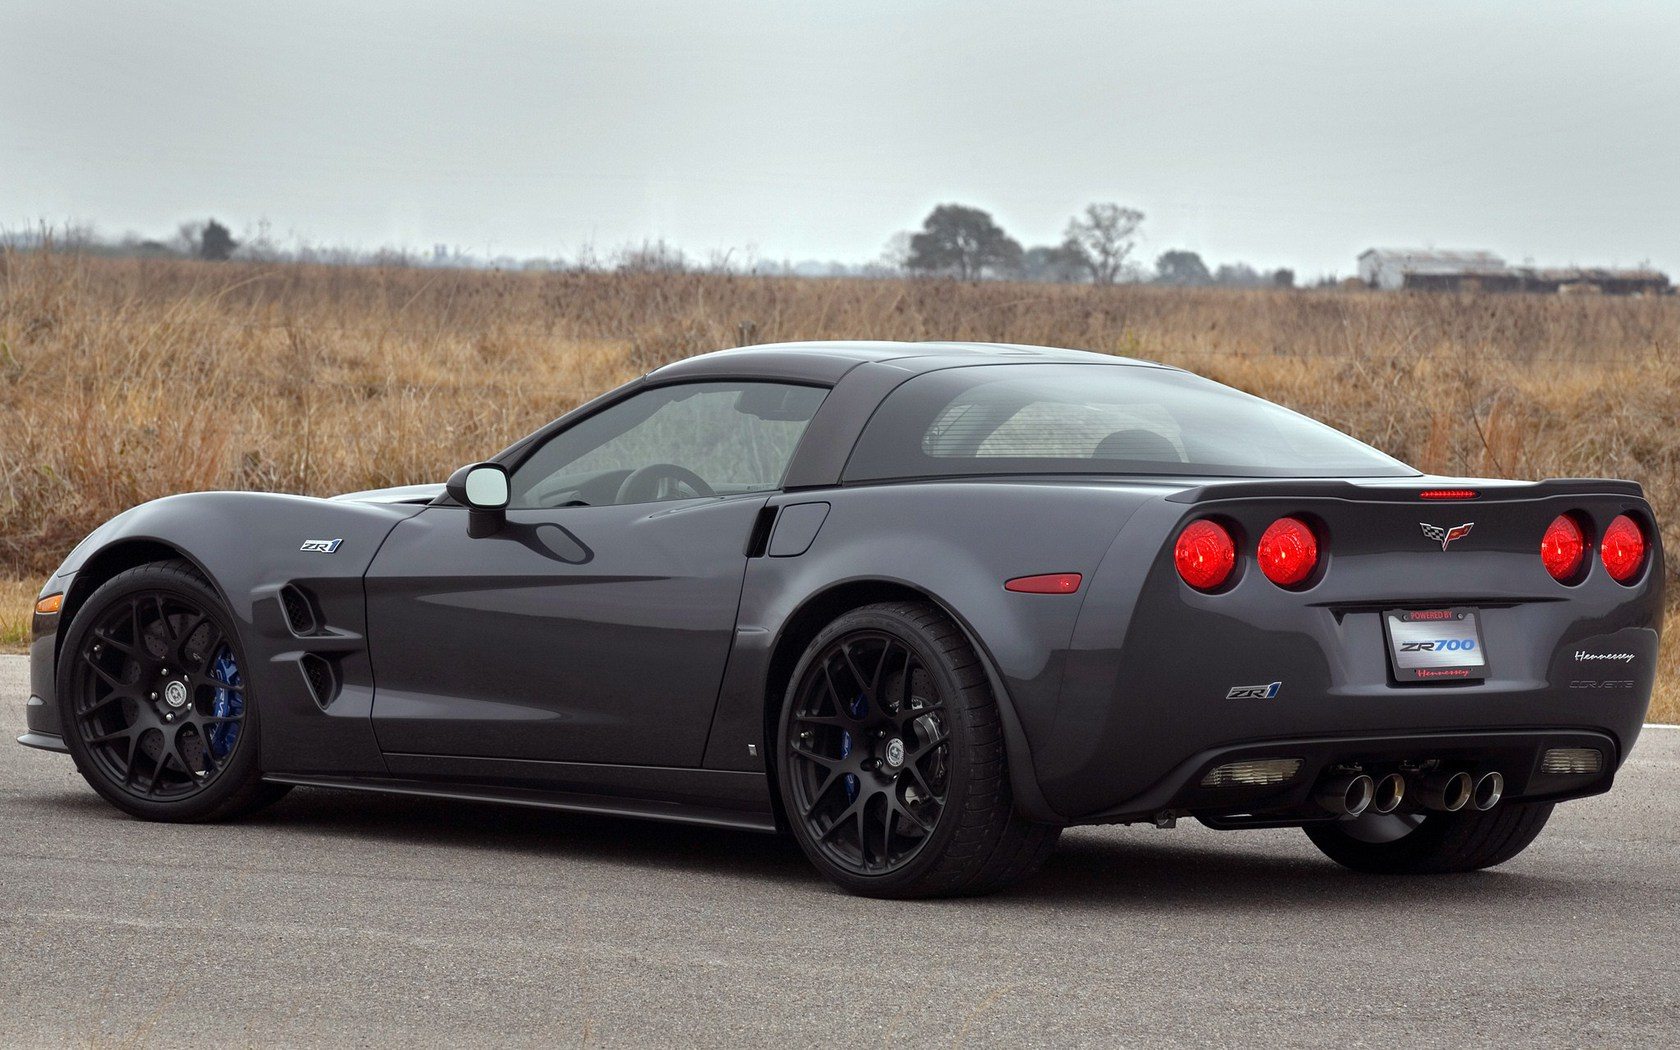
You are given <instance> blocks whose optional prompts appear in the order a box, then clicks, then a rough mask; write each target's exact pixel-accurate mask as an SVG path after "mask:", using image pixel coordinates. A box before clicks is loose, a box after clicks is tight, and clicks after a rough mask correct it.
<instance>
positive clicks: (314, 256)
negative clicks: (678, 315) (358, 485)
mask: <svg viewBox="0 0 1680 1050" xmlns="http://www.w3.org/2000/svg"><path fill="white" fill-rule="evenodd" d="M1143 221H1144V214H1143V212H1141V211H1139V210H1138V209H1136V208H1129V207H1125V206H1122V205H1120V204H1114V203H1104V202H1098V203H1093V204H1089V205H1087V206H1086V207H1085V209H1084V210H1083V211H1081V212H1080V213H1079V214H1077V215H1074V216H1073V217H1071V218H1069V219H1068V221H1067V225H1066V226H1065V227H1064V228H1063V230H1062V237H1061V240H1060V241H1059V242H1057V243H1055V244H1040V245H1034V246H1032V247H1030V248H1023V247H1022V246H1021V242H1020V241H1018V240H1016V239H1015V238H1014V237H1011V236H1010V235H1009V234H1008V233H1006V232H1004V230H1003V228H1002V227H1000V226H999V225H998V224H997V222H996V221H995V220H994V219H993V218H992V216H991V215H990V214H988V213H987V212H985V211H983V210H982V209H980V208H975V207H970V206H968V205H963V204H941V205H939V206H938V207H936V208H934V209H933V210H932V211H931V212H929V213H928V216H927V218H926V219H925V220H924V221H923V222H922V227H921V229H919V230H909V231H905V232H903V233H900V234H897V235H895V236H894V237H893V238H892V240H891V241H889V242H888V245H887V250H886V252H885V254H884V255H883V257H882V258H881V259H879V260H877V261H875V262H870V263H864V264H862V265H857V264H852V263H844V262H835V261H830V262H823V261H818V260H805V261H801V262H792V261H782V262H777V261H774V260H766V259H760V258H757V257H755V256H754V255H753V254H752V253H751V252H737V251H721V252H712V253H710V254H709V255H708V256H707V257H705V258H703V259H696V258H694V257H691V256H689V255H688V254H687V253H685V252H684V251H683V250H682V249H681V248H678V247H677V246H676V245H673V244H670V243H668V242H667V241H665V240H664V239H657V240H644V241H642V242H641V243H639V244H626V245H622V246H620V247H618V248H616V249H612V250H608V251H597V250H596V248H595V247H594V246H593V245H589V244H586V245H584V246H583V247H582V248H581V249H579V250H578V251H577V252H576V254H575V255H574V257H573V258H571V259H565V258H562V257H559V256H554V257H534V258H515V257H512V256H505V255H504V256H493V257H488V258H486V257H481V256H475V255H472V254H470V253H468V252H466V251H464V250H463V249H461V248H459V247H452V246H449V245H444V244H437V245H433V246H432V248H431V249H430V250H426V251H416V250H412V249H406V248H404V249H398V248H377V249H373V250H367V249H359V248H347V247H323V246H318V245H311V244H308V243H304V242H301V241H295V240H294V243H293V245H292V246H290V247H283V246H282V245H281V244H280V243H279V242H278V241H277V240H276V239H275V237H274V235H273V232H272V231H271V230H270V228H269V224H268V223H267V221H266V220H265V221H259V222H258V223H257V224H256V225H255V226H254V227H251V226H247V227H246V230H245V232H244V234H243V235H242V236H241V237H239V238H235V237H234V236H233V232H232V231H231V230H230V229H229V228H228V227H227V226H226V225H225V224H223V223H221V222H219V221H217V220H216V219H214V218H210V219H205V220H202V221H193V222H184V223H182V224H181V225H180V227H179V228H178V229H177V230H176V233H175V236H174V237H173V238H171V239H169V240H154V239H147V238H142V237H140V236H139V235H137V234H128V235H125V236H123V237H121V238H119V239H117V240H109V239H105V238H101V237H99V236H98V235H97V234H96V233H95V232H94V230H93V228H92V227H90V226H87V225H83V224H67V225H65V226H64V227H62V228H56V229H54V228H47V227H42V228H40V229H38V230H28V231H23V232H11V231H3V230H0V246H12V247H19V248H35V247H45V246H52V247H58V248H64V249H71V250H75V251H82V252H88V253H95V254H106V255H128V256H140V257H142V258H145V257H153V258H177V259H204V260H208V261H212V262H221V261H225V260H228V259H244V260H249V261H253V262H303V263H320V264H326V265H340V266H357V265H361V266H370V265H371V266H405V267H445V268H459V269H498V270H526V271H573V272H579V271H582V272H615V273H730V274H757V275H764V276H798V277H874V278H892V277H903V276H939V277H951V278H956V279H958V280H963V281H983V280H1003V281H1037V282H1044V283H1056V284H1075V283H1081V282H1084V283H1090V284H1098V285H1110V284H1118V283H1122V282H1126V283H1143V282H1148V283H1154V284H1162V285H1177V286H1198V285H1201V286H1220V287H1228V288H1268V287H1280V288H1292V287H1294V286H1295V274H1294V272H1293V271H1291V270H1288V269H1278V270H1257V269H1255V268H1254V267H1252V266H1249V265H1248V264H1246V263H1241V262H1237V263H1224V264H1221V265H1220V266H1218V267H1217V268H1216V269H1212V270H1210V269H1209V268H1208V265H1207V264H1206V263H1205V262H1204V261H1203V260H1202V257H1201V256H1200V255H1198V254H1196V253H1195V252H1193V251H1189V250H1186V249H1182V248H1174V249H1171V250H1168V251H1165V252H1162V253H1161V254H1160V255H1159V256H1157V257H1156V259H1155V264H1154V268H1153V269H1146V268H1145V266H1144V265H1143V264H1142V263H1140V262H1139V261H1137V260H1136V259H1135V258H1134V257H1135V255H1136V253H1137V248H1138V242H1139V240H1140V231H1141V229H1142V227H1143ZM1335 284H1336V280H1335V278H1333V277H1327V278H1324V279H1322V280H1321V281H1320V282H1319V283H1318V286H1319V287H1332V286H1335Z"/></svg>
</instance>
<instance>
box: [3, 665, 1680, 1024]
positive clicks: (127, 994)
mask: <svg viewBox="0 0 1680 1050" xmlns="http://www.w3.org/2000/svg"><path fill="white" fill-rule="evenodd" d="M24 694H25V686H24V663H23V660H22V659H21V658H18V657H4V658H0V711H3V714H0V728H3V729H4V731H5V734H6V736H5V742H4V743H3V744H0V1045H5V1046H8V1047H12V1046H34V1045H69V1044H78V1045H85V1044H90V1043H91V1044H99V1045H104V1044H125V1045H133V1046H142V1047H150V1046H160V1045H161V1046H176V1045H180V1046H186V1045H197V1046H205V1045H246V1044H260V1045H299V1046H309V1045H349V1044H355V1045H370V1046H386V1045H428V1046H436V1045H444V1044H449V1045H482V1044H503V1045H506V1044H514V1045H532V1046H537V1045H540V1046H543V1047H553V1046H574V1045H663V1046H687V1045H700V1046H760V1045H766V1046H777V1047H784V1048H785V1047H795V1046H806V1045H835V1046H839V1045H845V1046H853V1047H858V1046H871V1045H909V1046H949V1045H969V1044H973V1045H1010V1046H1046V1047H1062V1046H1071V1045H1107V1046H1112V1045H1120V1044H1124V1045H1132V1046H1141V1045H1150V1044H1160V1043H1180V1044H1182V1043H1196V1044H1223V1045H1236V1044H1242V1045H1245V1046H1260V1047H1265V1046H1295V1045H1336V1046H1387V1045H1403V1044H1429V1045H1435V1044H1442V1043H1444V1044H1448V1045H1455V1044H1457V1045H1462V1044H1489V1043H1494V1042H1499V1043H1508V1044H1513V1045H1515V1044H1526V1045H1556V1046H1564V1045H1580V1044H1586V1043H1592V1044H1600V1045H1645V1046H1654V1045H1660V1044H1667V1045H1670V1046H1672V1045H1675V1042H1676V1040H1677V1039H1680V980H1677V979H1676V976H1675V975H1676V974H1677V973H1680V801H1677V796H1680V777H1677V776H1676V774H1677V773H1680V731H1674V730H1648V731H1647V732H1646V734H1645V737H1644V739H1643V740H1642V741H1641V743H1640V745H1639V748H1638V749H1637V751H1636V752H1635V756H1634V759H1633V761H1632V763H1631V765H1630V766H1629V767H1628V768H1627V769H1625V770H1624V771H1623V775H1622V780H1621V782H1620V783H1619V784H1618V786H1617V789H1616V791H1615V792H1613V793H1612V794H1611V795H1609V796H1607V797H1602V798H1597V799H1591V800H1587V801H1584V802H1579V803H1575V804H1572V805H1569V806H1566V807H1562V808H1560V809H1559V810H1558V812H1557V814H1556V815H1555V816H1554V817H1553V820H1552V825H1551V827H1550V828H1549V829H1548V830H1547V831H1546V833H1545V834H1544V835H1542V836H1541V838H1540V840H1539V841H1538V842H1537V843H1536V844H1535V846H1533V847H1532V848H1531V849H1530V850H1529V851H1528V852H1527V853H1525V854H1523V855H1522V856H1521V857H1519V858H1517V859H1516V860H1515V861H1513V862H1511V863H1510V864H1507V865H1505V866H1504V867H1503V868H1500V869H1498V870H1497V871H1494V872H1489V873H1482V874H1477V875H1468V876H1458V877H1450V878H1435V879H1413V880H1405V879H1377V878H1368V877H1360V876H1356V875H1353V874H1350V873H1347V872H1344V871H1342V870H1341V869H1340V868H1337V867H1335V866H1334V865H1332V864H1330V863H1329V862H1328V861H1325V860H1322V859H1320V857H1319V856H1318V854H1317V853H1316V852H1315V851H1314V850H1313V849H1312V848H1311V846H1309V845H1308V843H1307V842H1306V840H1305V838H1304V837H1302V836H1301V835H1300V834H1299V833H1298V832H1290V831H1268V832H1247V833H1241V834H1232V833H1220V832H1214V831H1209V830H1207V829H1204V828H1202V827H1200V826H1199V825H1196V824H1194V823H1193V822H1188V821H1187V822H1185V824H1182V825H1180V826H1179V828H1178V829H1176V830H1173V831H1158V830H1155V829H1153V828H1103V829H1087V830H1079V831H1074V832H1071V833H1069V834H1068V835H1067V836H1066V837H1065V838H1064V840H1063V845H1062V848H1061V849H1060V851H1059V852H1058V853H1057V855H1056V856H1055V857H1054V858H1053V859H1052V860H1051V862H1050V863H1049V865H1048V866H1047V868H1046V869H1045V871H1044V873H1043V874H1042V875H1041V876H1040V877H1038V878H1037V879H1036V880H1034V881H1032V882H1031V883H1029V884H1027V885H1025V886H1023V887H1021V888H1020V889H1018V890H1016V891H1013V892H1011V893H1009V894H1007V895H1003V896H998V897H993V898H989V899H984V900H966V901H945V902H932V903H917V904H897V903H887V902H880V901H869V900H860V899H855V898H851V897H846V896H843V895H841V894H839V893H837V892H835V891H834V890H831V889H829V887H828V886H827V884H825V883H823V882H822V881H820V880H819V879H818V878H816V877H815V876H814V875H813V874H812V873H811V871H810V870H809V869H808V868H807V867H806V865H805V863H804V860H803V859H802V858H801V856H800V855H799V852H798V850H797V849H796V848H795V847H794V846H793V845H791V844H789V843H786V842H783V841H779V840H777V839H774V838H768V837H761V836H756V835H749V834H738V833H729V832H718V831H709V830H701V829H688V828H680V827H667V826H662V825H657V824H645V823H637V822H632V821H623V820H607V819H599V818H587V817H577V816H569V815H564V814H548V813H542V812H535V811H531V810H525V809H502V808H498V807H492V806H487V805H474V804H463V803H449V802H432V801H426V800H417V799H408V798H397V797H391V798H385V797H380V796H375V795H364V794H354V793H344V792H328V791H320V790H301V789H300V790H297V791H294V792H292V794H291V795H290V796H288V797H287V798H286V800H284V801H283V802H282V803H280V805H278V806H277V807H275V808H274V809H273V810H272V811H270V812H268V813H266V814H264V815H262V816H261V817H259V818H257V819H253V820H251V821H249V822H246V823H242V824H235V825H228V826H171V825H163V824H146V823H141V822H139V821H134V820H130V819H128V818H126V817H123V816H122V815H120V814H119V813H117V812H116V811H115V810H113V809H112V808H110V807H109V806H107V805H106V804H104V803H103V802H101V801H100V800H99V799H98V798H97V797H96V796H95V795H94V794H93V792H92V791H91V790H89V789H88V788H87V787H86V786H85V785H84V784H83V783H82V781H81V780H80V778H79V777H77V775H76V774H75V772H74V771H73V769H72V767H71V763H70V760H69V759H68V758H67V757H65V756H60V755H52V754H46V753H43V752H39V751H31V750H27V749H25V748H22V747H18V746H15V745H12V744H11V743H10V740H11V739H12V738H13V737H15V736H16V735H17V734H18V733H20V732H22V726H23V697H24Z"/></svg>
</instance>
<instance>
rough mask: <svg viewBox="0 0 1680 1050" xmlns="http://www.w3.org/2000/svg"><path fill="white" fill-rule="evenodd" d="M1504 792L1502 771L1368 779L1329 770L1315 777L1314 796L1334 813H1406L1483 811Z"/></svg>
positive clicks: (1348, 814)
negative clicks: (1330, 772)
mask: <svg viewBox="0 0 1680 1050" xmlns="http://www.w3.org/2000/svg"><path fill="white" fill-rule="evenodd" d="M1504 797H1505V776H1504V774H1502V773H1497V772H1492V773H1482V774H1480V775H1479V776H1478V775H1475V774H1472V773H1469V772H1467V771H1465V770H1461V769H1460V770H1437V771H1435V772H1432V773H1428V774H1422V775H1420V774H1417V773H1413V774H1412V775H1411V776H1410V777H1409V778H1408V777H1407V775H1406V774H1404V773H1389V774H1387V775H1385V776H1381V777H1376V778H1373V777H1371V776H1370V775H1368V774H1365V773H1358V772H1349V773H1333V774H1332V775H1330V776H1327V777H1326V778H1324V780H1322V781H1320V782H1319V785H1318V787H1317V788H1316V789H1314V791H1313V799H1314V801H1316V802H1317V803H1318V805H1319V806H1320V807H1322V808H1323V809H1324V810H1326V811H1328V812H1330V813H1333V814H1335V815H1336V816H1338V817H1357V816H1359V815H1360V814H1361V813H1365V812H1371V813H1380V814H1389V813H1394V812H1397V811H1398V810H1400V809H1401V807H1402V806H1404V807H1405V809H1406V810H1407V811H1408V812H1416V811H1417V810H1432V811H1434V812H1437V813H1457V812H1458V811H1460V810H1462V809H1464V808H1466V807H1469V808H1471V809H1475V810H1478V811H1481V812H1486V811H1487V810H1490V809H1492V808H1493V807H1494V806H1497V805H1498V804H1499V801H1500V799H1502V798H1504Z"/></svg>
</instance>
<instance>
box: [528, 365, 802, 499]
mask: <svg viewBox="0 0 1680 1050" xmlns="http://www.w3.org/2000/svg"><path fill="white" fill-rule="evenodd" d="M827 393H828V391H827V390H825V389H822V388H820V387H810V386H793V385H791V384H786V383H685V384H681V385H678V386H668V387H656V388H654V389H652V390H648V391H645V392H643V393H640V394H637V395H636V396H634V397H632V398H630V399H629V400H628V401H621V402H619V403H618V404H616V405H614V406H612V407H611V408H608V409H604V410H603V411H600V412H597V413H596V414H595V415H593V416H590V417H589V418H588V419H585V420H583V421H581V422H579V423H578V424H576V425H575V426H571V427H568V428H566V429H565V430H563V431H561V432H560V433H558V434H556V435H554V436H553V437H552V438H550V439H549V440H548V441H547V442H546V443H545V444H544V445H542V446H541V447H540V448H538V449H537V451H536V452H534V453H533V454H532V455H531V456H530V458H529V459H527V460H526V461H525V462H524V463H523V464H521V465H520V467H519V469H517V470H515V471H514V472H513V479H512V501H511V503H510V506H512V507H515V508H525V509H530V508H537V507H565V506H597V507H598V506H604V505H608V504H618V503H653V502H658V501H661V500H672V499H693V498H695V497H697V496H723V495H729V494H732V493H739V492H764V491H767V490H771V489H775V488H777V487H779V486H780V485H781V482H782V475H783V474H784V473H785V472H786V471H787V466H788V461H789V460H791V459H792V458H793V450H794V448H795V446H797V445H798V444H799V438H800V436H801V435H803V434H804V433H805V426H806V424H808V423H809V422H810V421H811V417H812V416H813V415H815V414H816V411H817V406H819V405H821V404H822V401H823V398H824V396H826V395H827Z"/></svg>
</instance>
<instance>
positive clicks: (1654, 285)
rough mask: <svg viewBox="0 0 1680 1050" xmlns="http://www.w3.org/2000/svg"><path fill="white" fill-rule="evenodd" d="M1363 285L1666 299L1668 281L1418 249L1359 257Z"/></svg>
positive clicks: (1644, 274) (1645, 274)
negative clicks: (1539, 266)
mask: <svg viewBox="0 0 1680 1050" xmlns="http://www.w3.org/2000/svg"><path fill="white" fill-rule="evenodd" d="M1359 280H1360V281H1361V282H1362V283H1363V284H1364V285H1365V286H1366V287H1368V288H1380V289H1382V290H1384V291H1399V290H1402V289H1425V290H1433V291H1443V292H1540V293H1549V294H1553V295H1556V294H1559V293H1564V294H1568V293H1580V292H1590V293H1597V294H1603V295H1666V294H1668V293H1669V292H1671V291H1673V286H1672V285H1671V284H1670V283H1669V280H1668V275H1667V274H1664V273H1659V272H1658V271H1656V270H1647V269H1637V270H1611V269H1605V268H1603V267H1568V268H1563V269H1557V268H1553V269H1539V268H1536V267H1532V266H1507V265H1506V263H1505V260H1504V259H1501V258H1500V257H1499V256H1497V255H1495V254H1493V253H1492V252H1482V251H1474V252H1452V251H1435V250H1433V249H1420V248H1370V249H1367V250H1366V251H1364V252H1361V253H1360V255H1359Z"/></svg>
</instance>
